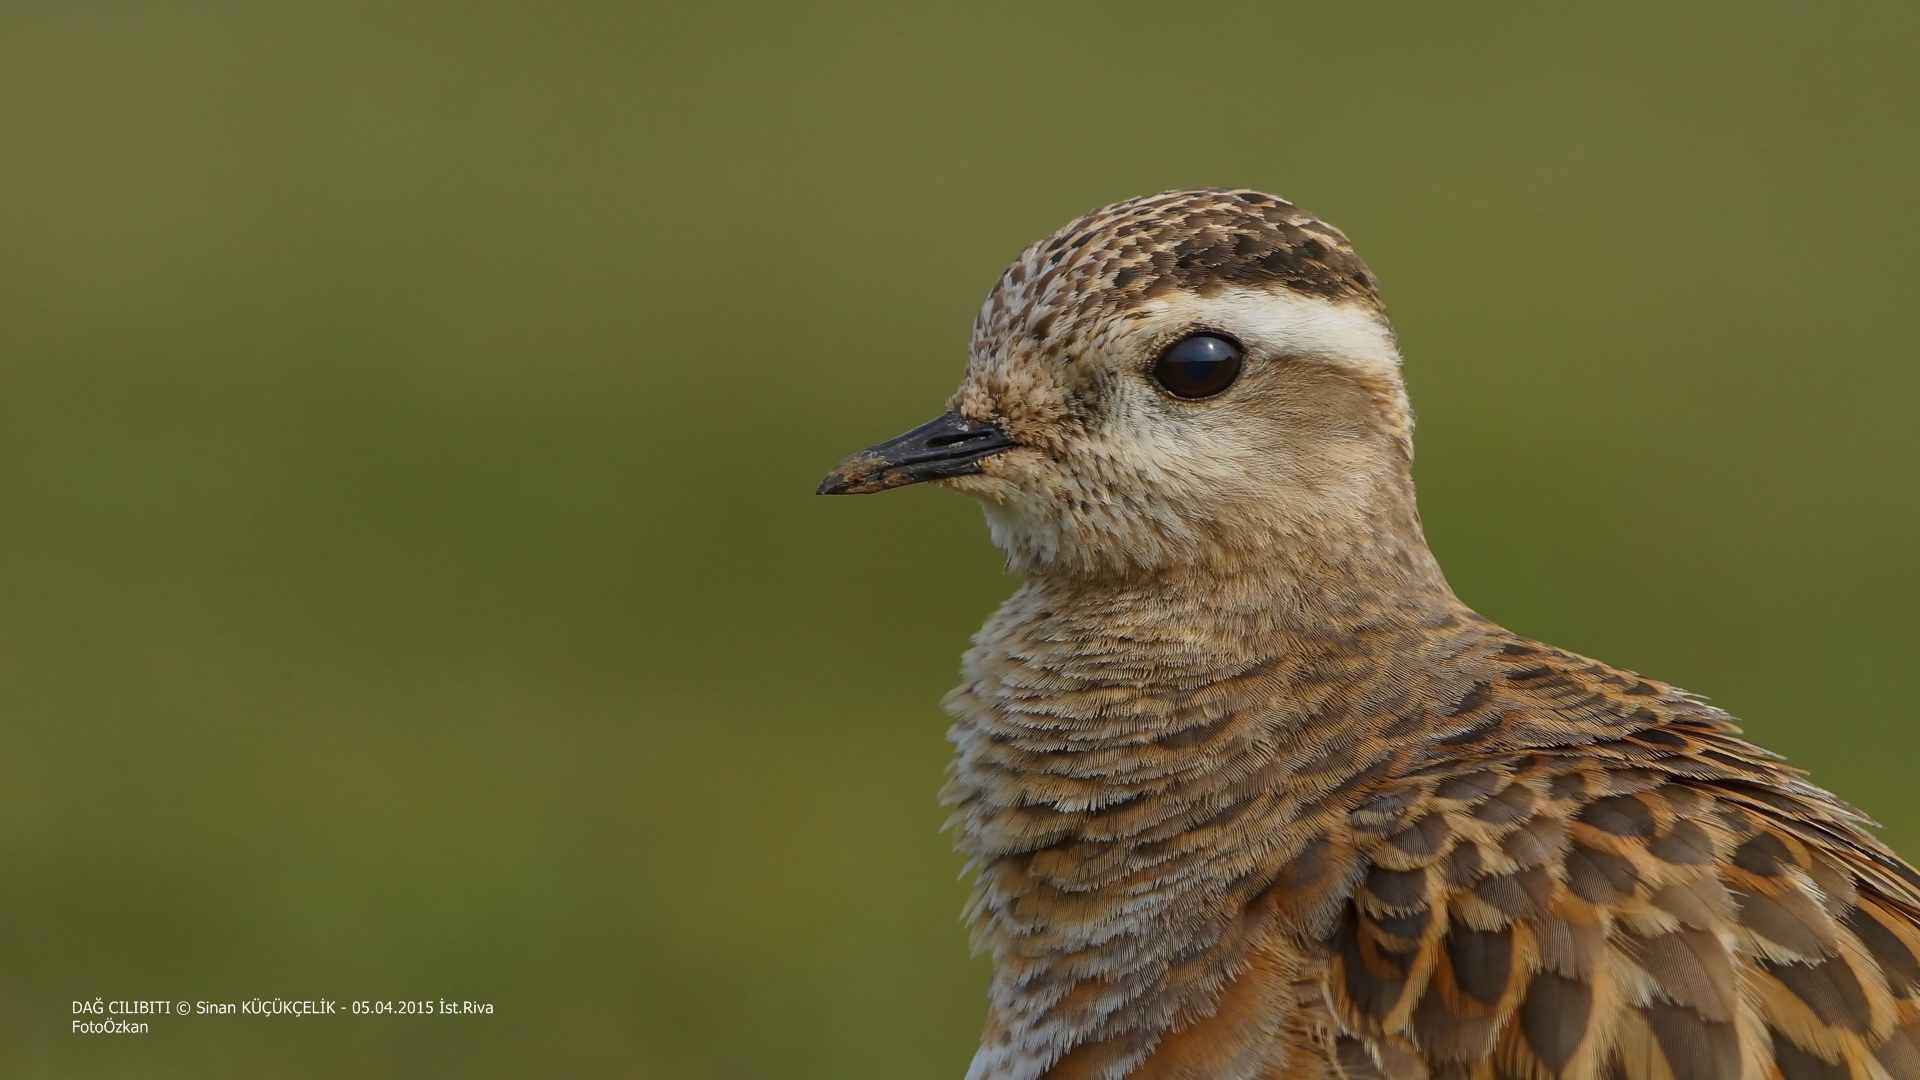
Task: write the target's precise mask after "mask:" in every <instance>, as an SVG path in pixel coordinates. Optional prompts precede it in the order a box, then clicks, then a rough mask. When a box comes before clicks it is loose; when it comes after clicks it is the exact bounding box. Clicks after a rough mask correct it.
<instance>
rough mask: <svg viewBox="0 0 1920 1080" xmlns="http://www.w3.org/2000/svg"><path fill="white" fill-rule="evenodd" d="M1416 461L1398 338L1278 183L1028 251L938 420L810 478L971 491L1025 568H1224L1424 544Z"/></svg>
mask: <svg viewBox="0 0 1920 1080" xmlns="http://www.w3.org/2000/svg"><path fill="white" fill-rule="evenodd" d="M1411 457H1412V414H1411V412H1410V411H1409V409H1408V405H1407V398H1406V391H1405V387H1404V384H1403V382H1402V380H1401V375H1400V355H1399V351H1398V348H1397V347H1396V344H1395V340H1394V335H1393V330H1392V327H1391V325H1390V324H1389V323H1388V321H1387V318H1386V313H1385V311H1384V310H1383V309H1382V307H1381V306H1380V301H1379V296H1378V293H1377V291H1376V287H1375V283H1374V279H1373V276H1372V274H1371V273H1369V272H1368V270H1367V268H1366V266H1365V265H1364V264H1363V263H1362V262H1361V261H1360V259H1359V258H1358V257H1357V256H1356V255H1355V254H1354V253H1353V250H1352V247H1351V246H1350V245H1349V244H1348V242H1347V239H1346V237H1345V236H1343V235H1341V233H1340V232H1339V231H1337V230H1335V229H1334V228H1332V227H1331V226H1328V225H1326V224H1324V223H1322V222H1320V221H1319V220H1317V219H1316V218H1314V217H1313V216H1312V215H1311V214H1308V213H1307V212H1305V211H1303V210H1301V209H1299V208H1298V207H1296V206H1294V205H1292V204H1291V203H1288V202H1286V201H1284V200H1282V199H1278V198H1275V197H1273V196H1271V195H1264V194H1261V193H1259V192H1254V191H1226V190H1207V191H1177V192H1169V193H1165V194H1161V195H1155V196H1149V197H1145V198H1140V199H1133V200H1130V201H1127V202H1122V203H1116V204H1114V205H1112V206H1108V207H1104V208H1102V209H1100V210H1096V211H1094V212H1092V213H1090V214H1088V215H1086V216H1084V217H1082V218H1080V219H1078V220H1077V221H1074V222H1072V223H1071V224H1069V225H1067V226H1066V227H1065V228H1063V229H1061V230H1060V231H1058V232H1056V233H1054V234H1053V235H1052V236H1049V237H1047V238H1045V239H1043V240H1041V241H1039V242H1037V243H1035V244H1033V245H1032V246H1031V247H1029V248H1027V250H1026V251H1025V252H1023V253H1022V254H1021V256H1020V257H1019V258H1018V259H1016V260H1015V261H1014V263H1013V265H1012V266H1010V267H1008V269H1007V271H1006V272H1005V273H1004V274H1002V275H1001V276H1000V280H999V281H998V282H997V283H996V284H995V285H994V287H993V290H992V292H991V293H990V294H989V295H988V297H987V300H986V303H985V304H984V305H983V306H982V308H981V311H980V315H979V317H978V319H977V320H976V321H975V323H974V329H973V339H972V344H971V348H970V353H969V357H968V363H967V372H966V377H965V379H964V380H963V381H962V383H961V386H960V389H959V391H958V392H957V393H955V394H954V396H953V398H952V399H951V400H950V401H949V402H948V412H947V413H946V414H945V415H943V416H941V417H939V418H937V419H935V420H934V421H932V422H930V423H928V424H924V425H922V426H921V427H918V428H915V429H914V430H913V431H910V432H908V433H907V434H905V435H902V436H900V437H899V438H897V439H893V440H891V441H889V442H885V443H881V444H879V445H877V446H874V447H871V448H869V449H867V450H863V451H861V452H860V453H857V454H855V455H853V456H852V457H850V458H848V459H847V460H846V461H844V462H842V463H841V465H840V466H839V467H838V468H836V469H835V470H834V471H833V472H832V473H831V474H829V475H828V477H827V478H826V480H825V481H824V482H823V483H822V484H821V487H820V491H821V492H822V493H823V494H858V493H866V492H872V491H881V490H885V489H887V488H891V487H898V486H901V485H904V484H911V483H917V482H922V481H933V482H936V483H939V484H941V485H943V486H946V487H949V488H952V489H954V490H957V491H960V492H963V493H965V494H967V495H970V496H972V497H973V498H975V499H977V500H979V501H980V502H981V503H982V505H983V506H984V507H985V510H986V514H987V519H988V523H989V527H990V529H991V531H992V534H993V538H994V541H995V543H997V544H998V545H999V546H1000V547H1002V548H1003V549H1004V550H1005V551H1006V552H1007V553H1008V558H1009V561H1010V563H1011V564H1012V565H1013V566H1015V567H1016V568H1019V569H1023V570H1026V571H1029V572H1035V573H1040V572H1049V573H1061V574H1068V575H1074V576H1089V577H1111V576H1116V575H1117V576H1128V575H1137V574H1143V573H1153V572H1156V571H1160V570H1164V569H1167V568H1171V567H1200V568H1204V569H1207V570H1209V571H1212V572H1217V571H1218V570H1220V569H1222V568H1231V567H1230V566H1228V565H1227V564H1235V563H1239V564H1245V563H1250V562H1253V563H1257V562H1259V561H1261V560H1269V561H1270V560H1272V559H1273V558H1274V557H1275V556H1282V557H1284V556H1287V555H1288V554H1289V553H1292V554H1295V555H1297V554H1298V553H1300V552H1302V551H1305V550H1310V549H1323V548H1325V547H1327V546H1328V545H1335V546H1338V545H1341V544H1346V545H1354V544H1366V543H1370V542H1379V541H1382V540H1386V541H1392V540H1393V536H1392V535H1383V534H1396V533H1405V532H1407V531H1409V530H1411V532H1412V536H1411V537H1400V541H1401V542H1403V543H1404V542H1407V541H1411V542H1412V543H1414V544H1418V542H1419V541H1418V523H1417V519H1415V518H1414V517H1413V509H1412V491H1411V482H1410V480H1409V478H1408V473H1409V463H1410V460H1411ZM1422 554H1424V548H1422ZM1389 561H1391V560H1389ZM1402 561H1404V553H1403V558H1402Z"/></svg>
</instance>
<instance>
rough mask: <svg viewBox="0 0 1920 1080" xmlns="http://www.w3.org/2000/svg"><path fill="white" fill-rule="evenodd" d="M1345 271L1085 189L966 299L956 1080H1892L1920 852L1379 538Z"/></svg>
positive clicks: (1322, 242) (1904, 1059)
mask: <svg viewBox="0 0 1920 1080" xmlns="http://www.w3.org/2000/svg"><path fill="white" fill-rule="evenodd" d="M1412 430H1413V415H1412V412H1411V410H1410V407H1409V404H1408V400H1407V394H1406V389H1405V383H1404V381H1403V378H1402V357H1401V353H1400V348H1399V343H1398V339H1397V338H1396V336H1395V334H1394V330H1393V328H1392V325H1391V324H1390V323H1389V322H1388V320H1387V316H1386V312H1385V309H1384V307H1383V306H1382V303H1381V300H1380V291H1379V286H1378V282H1377V281H1376V280H1375V278H1374V276H1373V274H1372V272H1371V271H1370V270H1369V269H1368V268H1367V266H1366V265H1365V264H1364V263H1363V262H1362V261H1361V260H1360V258H1359V257H1358V256H1357V255H1356V254H1355V253H1354V249H1353V246H1352V245H1351V244H1350V243H1349V242H1348V240H1347V238H1346V236H1345V235H1343V234H1342V233H1341V232H1339V231H1338V230H1336V229H1334V228H1333V227H1332V226H1330V225H1328V224H1326V223H1324V222H1323V221H1321V220H1320V219H1318V218H1317V217H1315V216H1313V215H1312V214H1309V213H1308V212H1306V211H1305V210H1302V209H1301V208H1299V207H1297V206H1295V205H1294V204H1292V203H1289V202H1287V201H1286V200H1284V199H1280V198H1277V197H1275V196H1272V195H1267V194H1263V193H1261V192H1258V191H1252V190H1241V189H1206V190H1183V191H1171V192H1165V193H1162V194H1158V195H1152V196H1146V197H1141V198H1136V199H1132V200H1128V201H1125V202H1119V203H1115V204H1113V205H1111V206H1106V207H1103V208H1101V209H1098V210H1094V211H1092V212H1091V213H1088V214H1086V215H1084V216H1082V217H1080V218H1078V219H1077V220H1075V221H1073V222H1071V223H1070V224H1068V225H1067V226H1065V227H1064V228H1062V229H1060V230H1059V231H1058V232H1055V233H1053V234H1052V235H1050V236H1048V237H1046V238H1044V239H1042V240H1040V241H1038V242H1036V243H1034V244H1033V245H1032V246H1030V247H1028V248H1027V249H1026V250H1025V251H1024V252H1023V253H1022V254H1021V255H1020V256H1019V257H1018V258H1017V259H1016V260H1014V262H1013V263H1012V265H1011V266H1010V267H1009V268H1008V269H1007V270H1006V272H1005V273H1003V274H1002V275H1001V276H1000V278H999V279H998V281H997V282H996V283H995V284H994V286H993V287H992V289H991V291H990V292H989V294H988V296H987V299H986V301H985V303H984V305H983V306H982V308H981V310H980V313H979V315H978V317H977V319H976V320H975V322H974V325H973V332H972V338H971V342H970V345H969V350H968V357H967V362H966V369H965V374H964V377H963V380H962V383H961V386H960V388H959V390H958V391H957V392H956V393H955V394H954V395H953V397H952V398H951V399H950V401H949V402H948V403H947V411H946V413H945V414H944V415H942V416H940V417H939V418H937V419H935V420H933V421H931V422H930V423H927V424H924V425H922V426H920V427H917V428H915V429H913V430H912V431H909V432H907V433H906V434H905V435H902V436H900V437H898V438H896V439H892V440H890V441H887V442H883V443H880V444H878V445H876V446H873V447H871V448H869V449H867V450H863V451H860V452H859V453H856V454H854V455H852V456H851V457H849V458H847V459H846V460H845V461H843V462H842V463H841V464H840V465H839V466H838V467H837V468H835V469H834V470H833V471H832V472H831V473H829V474H828V476H827V478H826V479H825V481H823V482H822V484H821V485H820V492H821V493H823V494H864V493H871V492H876V491H883V490H887V489H890V488H895V487H900V486H904V485H907V484H914V483H934V484H937V485H940V486H943V487H946V488H950V489H952V490H955V491H958V492H960V493H962V494H965V495H967V496H970V497H972V498H973V499H975V500H976V501H978V502H979V503H980V504H981V506H982V507H983V508H984V511H985V517H986V520H987V525H988V529H989V531H990V533H991V536H992V538H993V540H994V542H995V543H996V544H997V545H998V546H999V547H1000V548H1002V549H1003V550H1004V551H1005V553H1006V558H1007V561H1008V564H1009V566H1010V567H1011V568H1012V569H1014V570H1015V571H1018V572H1019V573H1021V574H1023V575H1024V578H1023V580H1022V582H1021V584H1020V585H1019V586H1018V588H1017V590H1016V591H1015V592H1014V594H1013V595H1012V596H1011V597H1010V598H1009V599H1008V600H1007V601H1006V602H1005V603H1004V605H1002V606H1001V607H1000V608H999V609H998V611H997V612H996V613H995V614H994V615H993V616H992V617H991V618H990V619H989V620H988V622H987V623H986V624H985V626H984V627H982V629H981V630H980V632H979V633H978V635H977V636H976V637H975V639H974V644H973V646H972V648H971V649H970V650H969V651H968V652H967V653H966V655H965V658H964V660H963V667H962V671H963V681H962V684H961V685H960V686H959V687H958V688H957V689H956V690H954V691H953V692H952V693H951V694H950V695H949V696H948V698H947V699H946V706H947V709H948V711H949V712H950V713H951V714H952V716H953V717H954V722H953V726H952V728H951V731H950V736H949V737H950V739H951V741H952V743H953V744H954V752H955V753H954V761H953V765H952V769H951V774H950V780H949V782H948V783H947V786H946V788H945V789H944V792H943V799H944V800H945V802H946V803H947V804H949V805H950V806H951V810H952V816H951V819H950V821H949V829H950V830H951V832H952V835H953V837H954V842H955V845H956V846H957V847H958V849H959V850H960V851H961V852H962V853H963V854H964V855H965V856H966V858H967V863H968V866H969V868H970V871H971V873H972V875H973V885H972V892H971V895H970V898H969V900H968V905H967V909H966V918H967V919H968V920H969V922H970V924H971V933H972V939H973V944H974V946H975V948H976V949H977V950H980V951H983V952H985V953H987V954H988V955H989V956H990V957H991V959H992V961H993V974H992V977H991V981H990V985H989V1002H988V1011H987V1018H986V1022H985V1029H984V1031H983V1033H982V1036H981V1042H980V1046H979V1049H978V1051H977V1053H976V1054H975V1056H974V1058H973V1059H972V1063H971V1066H970V1068H969V1071H968V1072H967V1074H966V1075H967V1077H968V1080H1037V1078H1041V1077H1046V1078H1049V1080H1094V1078H1100V1080H1121V1078H1125V1080H1272V1078H1287V1080H1920V873H1916V871H1915V870H1914V869H1913V867H1912V866H1910V865H1909V864H1908V863H1906V862H1904V861H1902V860H1901V859H1900V858H1899V857H1898V856H1897V855H1895V854H1894V853H1893V852H1892V851H1891V850H1889V849H1888V848H1887V847H1886V846H1885V845H1883V844H1882V843H1881V842H1880V841H1879V840H1878V839H1876V838H1875V837H1874V836H1873V835H1872V834H1870V833H1869V832H1868V831H1866V828H1867V826H1869V825H1870V824H1871V822H1869V821H1868V820H1867V819H1866V818H1865V817H1864V816H1863V814H1862V813H1861V812H1860V811H1858V810H1855V809H1854V808H1853V807H1851V806H1849V805H1848V804H1847V803H1844V802H1842V801H1840V799H1838V798H1837V797H1836V796H1834V795H1832V794H1830V793H1828V792H1827V791H1825V790H1823V789H1821V788H1819V787H1816V786H1815V785H1814V784H1812V783H1811V782H1810V781H1809V780H1808V779H1807V778H1806V777H1805V775H1804V774H1803V773H1802V772H1801V771H1799V770H1797V769H1795V768H1793V767H1790V766H1789V765H1787V764H1786V763H1785V762H1784V761H1783V760H1782V759H1781V758H1780V757H1778V756H1777V755H1775V754H1773V753H1770V752H1768V751H1767V750H1764V749H1762V748H1760V747H1759V746H1757V745H1755V744H1753V743H1751V742H1748V741H1746V740H1745V739H1744V738H1743V737H1742V735H1741V731H1740V729H1739V728H1738V727H1736V726H1735V724H1734V722H1733V720H1732V718H1731V717H1730V716H1728V714H1727V713H1725V712H1723V711H1722V710H1720V709H1718V708H1716V707H1714V706H1712V705H1710V704H1708V703H1707V702H1706V700H1705V699H1703V698H1700V697H1698V696H1695V695H1693V694H1690V693H1688V692H1685V691H1683V690H1680V689H1678V688H1677V687H1675V686H1673V685H1671V684H1668V683H1666V682H1662V681H1660V680H1658V679H1655V678H1651V677H1647V676H1642V675H1639V674H1636V673H1634V672H1631V671H1627V670H1623V669H1621V668H1617V667H1613V666H1610V665H1608V664H1605V663H1601V662H1599V661H1596V660H1591V659H1588V658H1586V657H1583V656H1579V655H1576V654H1574V653H1572V652H1569V651H1566V650H1563V649H1559V648H1555V647H1553V646H1550V645H1547V644H1544V643H1542V642H1540V641H1536V640H1532V639H1530V638H1528V637H1525V636H1523V635H1520V634H1517V633H1514V632H1511V631H1509V630H1506V629H1504V628H1502V627H1501V626H1499V625H1497V624H1495V623H1493V622H1492V621H1490V620H1488V619H1486V618H1484V617H1482V616H1481V615H1479V614H1477V613H1475V612H1474V611H1473V610H1471V609H1470V608H1468V607H1467V606H1466V605H1465V604H1464V603H1462V602H1461V601H1460V600H1459V599H1458V598H1456V596H1455V595H1454V593H1453V591H1452V590H1451V588H1450V587H1449V586H1448V584H1447V581H1446V579H1445V577H1444V576H1443V575H1442V573H1441V570H1440V567H1439V565H1438V564H1437V563H1436V561H1435V559H1434V556H1433V555H1432V553H1431V552H1430V551H1429V549H1428V546H1427V544H1426V542H1425V540H1424V538H1423V536H1422V532H1421V525H1420V517H1419V513H1418V510H1417V508H1416V504H1415V500H1414V490H1413V482H1412V476H1411V462H1412V458H1413V443H1412Z"/></svg>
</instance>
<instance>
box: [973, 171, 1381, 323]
mask: <svg viewBox="0 0 1920 1080" xmlns="http://www.w3.org/2000/svg"><path fill="white" fill-rule="evenodd" d="M1232 286H1241V287H1260V286H1280V287H1282V288H1287V289H1293V290H1295V291H1298V292H1303V293H1309V294H1312V295H1315V296H1323V297H1326V298H1328V299H1330V300H1337V301H1351V302H1357V303H1362V304H1367V305H1370V306H1373V307H1376V308H1377V307H1379V305H1380V295H1379V291H1378V289H1377V287H1376V285H1375V283H1374V279H1373V274H1372V273H1370V272H1369V271H1368V270H1367V265H1366V264H1365V263H1364V262H1361V261H1360V256H1358V255H1356V254H1354V252H1353V245H1352V244H1351V243H1349V242H1348V241H1347V238H1346V236H1345V235H1344V234H1342V233H1341V232H1340V230H1338V229H1336V228H1334V227H1333V226H1331V225H1328V224H1327V223H1326V222H1324V221H1321V220H1320V219H1319V218H1316V217H1314V216H1313V215H1312V214H1310V213H1308V212H1306V211H1305V210H1302V209H1300V208H1299V207H1298V206H1295V205H1294V204H1292V203H1290V202H1288V201H1286V200H1285V199H1282V198H1279V197H1277V196H1274V195H1268V194H1265V193H1263V192H1258V191H1249V190H1245V189H1237V188H1233V189H1230V188H1208V189H1205V190H1199V191H1167V192H1162V193H1160V194H1158V195H1147V196H1143V197H1141V198H1138V199H1128V200H1127V201H1126V202H1119V203H1114V204H1113V205H1111V206H1104V207H1101V208H1100V209H1098V210H1095V211H1093V212H1092V213H1090V214H1086V215H1084V216H1082V217H1080V218H1078V219H1076V220H1074V221H1073V222H1071V223H1069V224H1068V225H1067V226H1066V227H1065V228H1063V229H1061V230H1060V231H1058V232H1056V233H1054V234H1053V235H1051V236H1049V237H1046V238H1045V239H1043V240H1040V241H1038V242H1036V243H1034V244H1033V245H1032V246H1030V247H1028V248H1027V250H1026V251H1024V252H1022V253H1021V255H1020V257H1019V258H1018V259H1016V260H1014V263H1013V265H1012V266H1010V267H1008V268H1007V271H1006V273H1005V274H1003V275H1002V276H1001V278H1000V281H999V283H998V284H997V285H996V286H995V288H994V293H993V298H992V300H991V301H990V302H989V304H988V310H986V311H985V312H983V313H982V321H983V322H985V323H987V324H990V325H993V326H995V327H998V328H1001V329H1005V328H1006V326H1005V321H1006V320H1007V319H1009V318H1011V317H1012V316H1013V315H1015V314H1016V313H1024V314H1026V315H1027V316H1028V317H1029V320H1030V321H1029V323H1028V325H1027V326H1025V327H1023V329H1025V330H1026V332H1027V333H1029V334H1032V335H1033V336H1034V337H1036V338H1044V337H1046V335H1047V330H1048V328H1049V326H1050V325H1051V323H1052V322H1053V321H1054V320H1055V319H1057V318H1059V317H1060V316H1062V315H1065V316H1068V317H1070V318H1079V317H1084V316H1088V315H1092V314H1095V313H1100V312H1105V313H1113V312H1121V311H1124V310H1126V309H1127V308H1130V307H1134V306H1137V304H1138V303H1139V301H1141V300H1146V299H1152V298H1153V297H1156V296H1160V295H1163V294H1165V293H1168V292H1171V291H1173V290H1176V289H1181V290H1188V291H1192V292H1197V293H1200V294H1201V295H1209V294H1211V293H1214V292H1217V291H1219V290H1220V289H1223V288H1228V287H1232Z"/></svg>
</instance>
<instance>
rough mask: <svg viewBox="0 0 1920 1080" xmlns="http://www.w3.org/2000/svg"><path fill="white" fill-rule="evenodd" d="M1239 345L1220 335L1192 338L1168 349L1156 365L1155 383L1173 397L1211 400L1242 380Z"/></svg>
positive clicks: (1187, 338)
mask: <svg viewBox="0 0 1920 1080" xmlns="http://www.w3.org/2000/svg"><path fill="white" fill-rule="evenodd" d="M1242 355H1243V353H1242V350H1241V348H1240V343H1239V342H1237V341H1233V340H1231V339H1228V338H1224V337H1221V336H1220V335H1218V334H1193V335H1191V336H1188V337H1183V338H1181V339H1180V340H1179V341H1176V342H1174V343H1173V344H1172V345H1170V346H1168V348H1167V351H1166V352H1163V353H1161V354H1160V359H1158V360H1155V361H1154V362H1153V381H1154V382H1157V383H1159V384H1160V385H1161V387H1162V388H1164V389H1165V390H1166V392H1167V393H1169V394H1172V395H1173V396H1174V397H1180V398H1187V399H1189V400H1193V399H1198V398H1208V397H1212V396H1213V395H1215V394H1217V393H1219V392H1220V391H1222V390H1225V389H1226V388H1227V387H1229V386H1232V385H1233V380H1235V379H1237V378H1239V377H1240V360H1241V356H1242Z"/></svg>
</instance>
